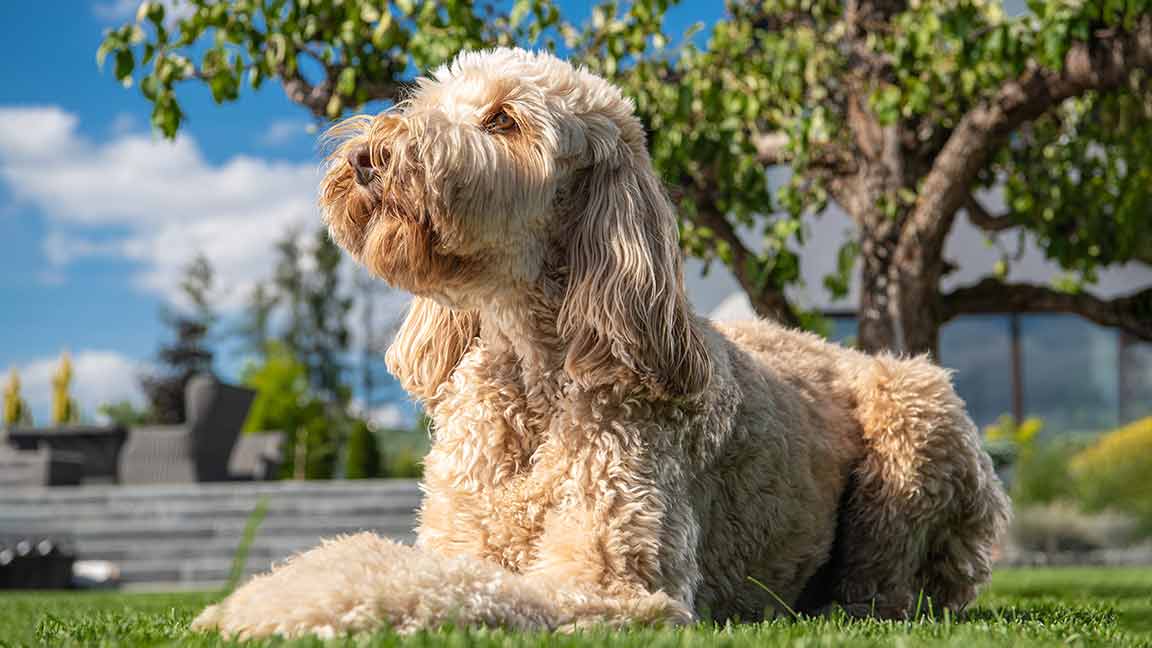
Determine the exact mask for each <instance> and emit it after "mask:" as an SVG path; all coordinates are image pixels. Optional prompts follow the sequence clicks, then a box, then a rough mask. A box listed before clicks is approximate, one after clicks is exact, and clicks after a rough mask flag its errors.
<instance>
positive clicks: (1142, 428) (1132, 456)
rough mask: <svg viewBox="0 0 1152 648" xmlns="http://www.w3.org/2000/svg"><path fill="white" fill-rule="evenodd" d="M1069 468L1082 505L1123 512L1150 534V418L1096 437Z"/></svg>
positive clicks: (1151, 488)
mask: <svg viewBox="0 0 1152 648" xmlns="http://www.w3.org/2000/svg"><path fill="white" fill-rule="evenodd" d="M1070 468H1071V473H1072V475H1073V476H1074V477H1075V480H1076V490H1077V492H1078V494H1079V497H1080V501H1081V502H1082V503H1083V505H1084V506H1085V508H1087V509H1088V510H1093V511H1100V510H1105V509H1114V510H1118V511H1123V512H1125V513H1128V514H1129V515H1132V516H1133V517H1135V518H1136V519H1137V520H1139V522H1140V525H1141V528H1142V530H1143V531H1144V532H1145V533H1152V417H1148V418H1146V419H1142V420H1139V421H1136V422H1134V423H1131V424H1129V425H1126V426H1124V427H1122V428H1120V429H1118V430H1115V431H1113V432H1110V433H1108V434H1106V435H1104V436H1102V437H1100V438H1099V439H1097V440H1096V442H1095V443H1093V444H1092V445H1091V446H1089V447H1088V448H1086V449H1084V450H1082V451H1081V452H1079V453H1077V454H1076V455H1075V456H1074V457H1073V458H1072V459H1071V465H1070Z"/></svg>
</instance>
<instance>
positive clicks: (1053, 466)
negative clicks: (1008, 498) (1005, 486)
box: [1011, 439, 1080, 505]
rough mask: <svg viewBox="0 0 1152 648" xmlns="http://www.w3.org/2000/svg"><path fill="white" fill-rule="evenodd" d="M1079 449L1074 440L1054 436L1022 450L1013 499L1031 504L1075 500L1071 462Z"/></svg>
mask: <svg viewBox="0 0 1152 648" xmlns="http://www.w3.org/2000/svg"><path fill="white" fill-rule="evenodd" d="M1079 448H1080V446H1079V444H1077V443H1076V442H1075V441H1073V440H1069V439H1054V440H1052V441H1048V442H1045V443H1037V444H1035V445H1033V446H1031V447H1029V448H1025V449H1022V450H1021V451H1020V454H1019V457H1018V458H1017V460H1016V465H1015V469H1014V470H1013V475H1012V485H1011V494H1012V500H1013V501H1014V502H1016V503H1017V504H1018V505H1031V504H1050V503H1052V502H1057V501H1061V500H1073V499H1075V498H1076V485H1075V482H1074V481H1073V479H1072V477H1071V475H1070V474H1069V471H1068V462H1069V460H1070V459H1071V458H1072V456H1073V455H1074V454H1075V453H1076V451H1077V450H1078V449H1079Z"/></svg>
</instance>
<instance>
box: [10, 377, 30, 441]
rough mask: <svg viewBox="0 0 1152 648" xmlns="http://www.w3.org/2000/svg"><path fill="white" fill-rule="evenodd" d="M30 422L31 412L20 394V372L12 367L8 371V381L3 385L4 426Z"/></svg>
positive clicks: (28, 423)
mask: <svg viewBox="0 0 1152 648" xmlns="http://www.w3.org/2000/svg"><path fill="white" fill-rule="evenodd" d="M31 424H32V413H31V412H30V411H29V410H28V403H26V402H25V401H24V399H23V398H22V397H21V396H20V374H18V373H17V372H16V369H12V370H11V371H9V372H8V383H7V384H5V385H4V426H5V427H11V426H14V425H31Z"/></svg>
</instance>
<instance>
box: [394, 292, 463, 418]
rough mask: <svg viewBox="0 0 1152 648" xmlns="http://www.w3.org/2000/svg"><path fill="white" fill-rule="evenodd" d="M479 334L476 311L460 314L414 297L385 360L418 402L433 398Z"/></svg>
mask: <svg viewBox="0 0 1152 648" xmlns="http://www.w3.org/2000/svg"><path fill="white" fill-rule="evenodd" d="M479 333H480V319H479V316H478V315H477V314H476V313H475V312H474V311H458V310H452V309H450V308H447V307H444V306H441V305H440V304H437V303H436V302H435V301H433V300H431V299H428V298H426V297H414V298H413V299H412V305H411V306H410V307H409V309H408V316H407V317H405V318H404V323H403V324H402V325H401V326H400V330H399V331H397V333H396V337H395V338H393V340H392V345H391V346H390V347H388V352H387V353H386V354H385V356H384V360H385V362H386V363H387V365H388V371H391V372H392V375H394V376H396V378H397V379H398V380H399V381H400V385H401V386H403V387H404V389H405V390H406V391H407V392H408V393H410V394H412V395H413V396H414V397H416V398H417V399H418V400H421V401H427V400H429V399H431V398H433V397H434V396H435V394H436V391H437V389H438V388H439V387H440V385H442V384H443V383H444V382H445V381H446V380H448V377H449V376H450V375H451V374H452V370H453V369H455V368H456V365H457V363H459V362H460V358H462V357H463V356H464V353H465V352H466V351H467V350H468V347H469V346H470V345H471V344H472V340H473V339H474V338H475V337H476V336H477V335H479Z"/></svg>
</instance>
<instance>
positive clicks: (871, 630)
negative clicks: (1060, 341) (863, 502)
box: [0, 568, 1152, 648]
mask: <svg viewBox="0 0 1152 648" xmlns="http://www.w3.org/2000/svg"><path fill="white" fill-rule="evenodd" d="M215 596H217V594H210V593H190V594H111V593H92V594H72V593H52V594H32V593H27V594H7V595H0V646H78V645H85V646H89V645H92V646H133V647H135V646H157V645H179V646H193V647H196V646H202V647H207V646H227V645H237V644H234V643H232V642H226V641H223V640H221V639H220V638H219V637H218V636H215V635H206V634H194V633H190V632H189V631H188V630H187V627H188V623H189V622H190V621H191V619H192V617H194V616H195V614H196V613H197V612H198V611H199V610H200V608H201V607H203V605H205V604H206V603H208V602H209V601H211V600H212V599H213V598H214V597H215ZM927 617H928V615H927V614H925V615H924V616H923V618H922V619H921V620H919V621H912V622H877V621H853V620H849V619H846V618H843V617H831V618H822V619H800V620H792V619H778V620H776V621H772V622H768V623H761V624H755V625H746V626H697V627H691V628H679V629H650V628H637V629H633V630H629V631H608V630H591V631H585V632H580V633H577V634H574V635H549V634H534V633H529V634H523V633H507V632H503V631H499V630H484V629H470V628H466V629H450V628H449V629H443V630H440V631H436V632H428V633H419V634H416V635H413V636H411V637H398V636H396V635H394V634H392V633H388V632H379V633H376V634H374V635H372V636H370V637H357V638H354V639H349V640H345V641H336V642H333V643H332V644H328V645H355V646H380V647H384V646H401V645H402V646H538V645H546V646H555V647H558V648H560V647H566V646H592V645H597V646H609V645H611V646H626V647H633V646H635V647H637V648H639V647H640V646H657V647H659V646H668V647H671V646H703V645H709V646H713V645H715V646H733V647H740V646H841V645H852V646H891V645H906V646H924V645H931V646H964V647H965V648H968V647H971V646H1047V645H1074V646H1149V645H1152V569H1086V568H1085V569H1080V568H1076V569H1037V570H1006V571H1001V572H998V573H997V574H996V576H995V578H994V579H993V584H992V587H991V588H990V589H989V591H988V592H986V593H985V594H984V595H983V596H982V597H981V599H980V601H979V602H978V603H977V605H975V606H974V607H973V609H972V610H970V611H969V613H968V614H967V615H965V617H964V618H962V619H953V618H951V617H948V616H944V615H936V617H937V620H936V621H935V622H932V621H931V620H930V619H929V618H927ZM243 645H245V646H266V645H267V646H270V645H277V646H281V645H291V646H319V645H325V644H323V642H320V641H316V640H306V641H298V642H278V641H273V642H250V643H246V644H243Z"/></svg>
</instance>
